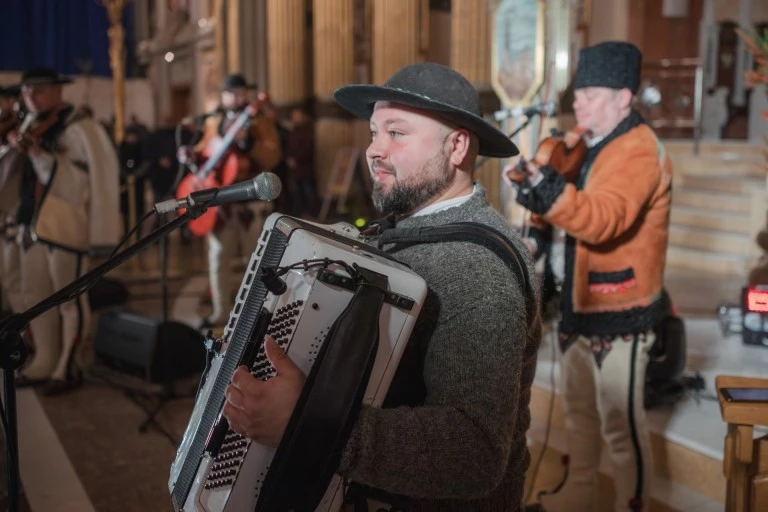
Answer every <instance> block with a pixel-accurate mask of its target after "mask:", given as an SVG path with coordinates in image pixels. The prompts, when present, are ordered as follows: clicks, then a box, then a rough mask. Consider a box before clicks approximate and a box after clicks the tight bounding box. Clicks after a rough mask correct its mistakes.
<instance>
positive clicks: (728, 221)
mask: <svg viewBox="0 0 768 512" xmlns="http://www.w3.org/2000/svg"><path fill="white" fill-rule="evenodd" d="M670 224H671V225H672V226H686V227H693V228H699V229H708V230H711V231H724V232H726V233H738V234H742V235H750V234H751V228H750V217H749V215H748V214H739V213H724V212H721V211H718V210H717V206H716V205H713V206H712V208H711V209H707V208H697V207H690V206H677V207H673V208H672V211H671V216H670Z"/></svg>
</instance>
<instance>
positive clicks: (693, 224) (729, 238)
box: [665, 141, 768, 279]
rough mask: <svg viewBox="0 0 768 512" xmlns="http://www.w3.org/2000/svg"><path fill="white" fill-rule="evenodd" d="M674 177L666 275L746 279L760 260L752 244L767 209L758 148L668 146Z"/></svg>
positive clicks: (683, 143) (737, 145)
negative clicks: (753, 265)
mask: <svg viewBox="0 0 768 512" xmlns="http://www.w3.org/2000/svg"><path fill="white" fill-rule="evenodd" d="M665 146H666V148H667V151H668V153H669V155H670V158H671V159H672V167H673V173H674V181H673V193H672V212H671V220H670V238H669V250H668V252H667V273H668V274H670V273H671V274H676V273H683V274H685V273H702V272H704V273H707V274H710V275H711V274H714V275H719V276H723V277H733V278H737V279H738V278H741V279H743V278H744V277H745V276H746V274H747V272H748V271H749V268H750V267H751V266H752V264H753V263H754V261H755V259H756V258H757V256H758V252H757V246H756V245H755V243H754V238H755V235H756V233H757V231H758V230H759V229H760V225H761V222H762V225H764V223H765V211H766V209H768V188H767V187H766V172H765V170H764V169H763V168H762V163H763V156H762V153H761V148H760V146H759V145H757V144H747V143H744V142H721V143H707V142H703V143H702V144H701V147H700V152H699V154H698V155H694V153H693V143H692V142H691V141H665Z"/></svg>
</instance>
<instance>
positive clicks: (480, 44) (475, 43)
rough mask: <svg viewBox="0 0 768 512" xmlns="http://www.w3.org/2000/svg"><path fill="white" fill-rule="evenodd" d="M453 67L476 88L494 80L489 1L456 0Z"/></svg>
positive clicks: (452, 18)
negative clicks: (492, 75) (492, 77)
mask: <svg viewBox="0 0 768 512" xmlns="http://www.w3.org/2000/svg"><path fill="white" fill-rule="evenodd" d="M451 67H452V68H454V69H455V70H456V71H458V72H459V73H461V74H462V75H464V76H465V77H467V79H468V80H469V81H470V82H472V83H474V84H475V85H476V86H478V85H482V84H485V85H487V84H490V81H491V27H490V15H489V13H488V2H487V0H452V3H451Z"/></svg>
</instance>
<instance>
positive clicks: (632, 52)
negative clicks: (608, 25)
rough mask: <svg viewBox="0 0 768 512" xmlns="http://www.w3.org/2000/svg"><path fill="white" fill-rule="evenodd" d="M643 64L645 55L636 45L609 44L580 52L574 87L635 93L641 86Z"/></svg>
mask: <svg viewBox="0 0 768 512" xmlns="http://www.w3.org/2000/svg"><path fill="white" fill-rule="evenodd" d="M642 65H643V55H642V54H641V53H640V50H638V48H637V46H635V45H633V44H632V43H627V42H624V41H608V42H606V43H600V44H596V45H594V46H588V47H587V48H583V49H582V50H581V52H579V63H578V66H577V67H576V76H574V78H573V88H574V89H581V88H582V87H608V88H610V89H625V88H626V89H629V90H630V91H632V94H635V93H636V92H637V89H638V87H640V72H641V68H642Z"/></svg>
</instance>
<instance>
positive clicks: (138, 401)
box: [123, 215, 203, 447]
mask: <svg viewBox="0 0 768 512" xmlns="http://www.w3.org/2000/svg"><path fill="white" fill-rule="evenodd" d="M164 217H165V216H164V215H161V219H164ZM159 249H160V288H161V306H162V319H161V321H160V323H159V324H158V325H157V326H156V336H155V337H156V338H158V339H157V340H156V342H157V343H158V344H159V343H161V342H162V340H160V339H159V338H160V337H161V336H162V337H165V336H173V337H176V338H177V339H183V340H186V341H187V342H188V343H189V344H192V345H198V346H199V347H202V346H203V337H202V336H201V335H200V334H199V333H198V332H197V331H195V330H194V329H192V328H191V327H189V326H187V325H185V324H181V323H179V322H171V321H169V318H168V316H169V314H168V309H169V308H168V244H167V239H166V238H162V239H161V240H160V242H159ZM161 333H163V334H161ZM155 347H157V345H156V346H155ZM201 350H202V349H201ZM163 353H165V352H163ZM163 353H159V352H156V353H155V358H162V357H164V356H163ZM187 353H190V354H191V353H192V351H191V350H189V351H187ZM165 355H166V356H167V353H165ZM200 362H201V363H202V358H201V360H200ZM177 368H179V367H178V366H177ZM201 369H202V367H201ZM153 373H156V375H151V376H150V378H155V377H159V378H158V379H157V380H159V381H161V383H162V384H161V385H162V388H161V391H159V392H158V391H143V390H138V389H136V388H135V387H127V386H125V387H123V393H124V395H125V396H126V397H127V398H128V399H129V400H131V401H132V402H133V403H134V404H135V405H136V406H137V407H139V408H140V409H141V410H142V411H144V413H145V414H146V417H145V419H144V421H143V422H142V423H141V424H140V425H139V427H138V429H139V432H142V433H144V432H147V431H148V430H149V428H154V429H155V430H156V431H158V432H159V433H161V434H162V435H163V436H165V437H166V438H168V440H169V441H170V442H171V444H173V446H174V447H176V446H178V440H177V439H176V437H175V436H174V435H173V434H172V433H171V432H169V430H168V429H166V428H164V427H163V426H162V425H160V423H158V421H157V419H156V418H157V415H158V414H159V413H160V412H161V410H162V409H163V408H164V407H165V406H166V405H167V404H168V403H169V402H172V401H174V400H181V399H185V398H194V395H193V394H192V393H182V394H179V393H177V392H176V391H175V390H174V385H173V380H174V379H173V377H176V376H177V375H175V374H174V375H171V374H170V372H168V371H157V372H153ZM177 373H179V374H184V375H186V372H182V371H179V372H177ZM178 376H183V375H178ZM153 382H156V381H155V380H153Z"/></svg>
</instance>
